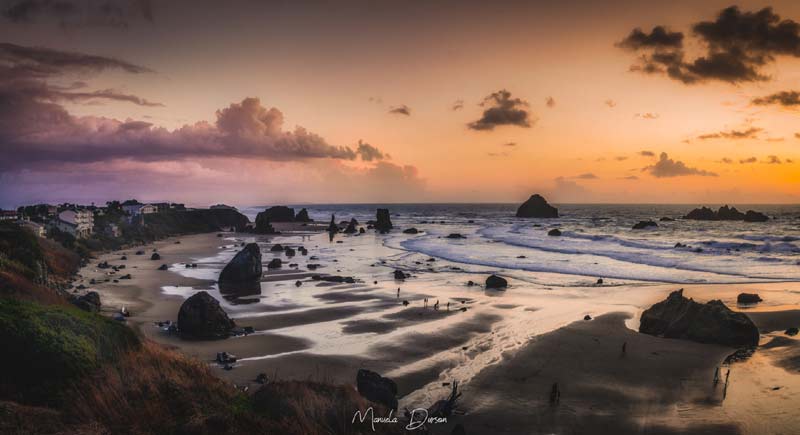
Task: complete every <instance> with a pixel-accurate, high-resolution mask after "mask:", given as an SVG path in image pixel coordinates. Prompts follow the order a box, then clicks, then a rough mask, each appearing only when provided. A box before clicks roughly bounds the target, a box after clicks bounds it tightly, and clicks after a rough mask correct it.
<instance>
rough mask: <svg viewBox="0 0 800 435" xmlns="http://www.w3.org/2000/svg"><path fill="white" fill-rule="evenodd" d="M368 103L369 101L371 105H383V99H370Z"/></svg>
mask: <svg viewBox="0 0 800 435" xmlns="http://www.w3.org/2000/svg"><path fill="white" fill-rule="evenodd" d="M367 101H369V102H370V103H375V104H383V98H381V97H369V98H367Z"/></svg>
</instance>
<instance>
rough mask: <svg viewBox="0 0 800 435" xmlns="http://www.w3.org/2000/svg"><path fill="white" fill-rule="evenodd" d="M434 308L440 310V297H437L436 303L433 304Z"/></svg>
mask: <svg viewBox="0 0 800 435" xmlns="http://www.w3.org/2000/svg"><path fill="white" fill-rule="evenodd" d="M433 310H434V311H439V299H436V303H435V304H433Z"/></svg>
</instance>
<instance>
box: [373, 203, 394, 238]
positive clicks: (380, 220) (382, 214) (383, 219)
mask: <svg viewBox="0 0 800 435" xmlns="http://www.w3.org/2000/svg"><path fill="white" fill-rule="evenodd" d="M392 227H393V226H392V219H391V218H390V217H389V209H388V208H379V209H378V211H377V213H376V216H375V229H376V230H378V231H379V232H380V233H388V232H389V230H391V229H392Z"/></svg>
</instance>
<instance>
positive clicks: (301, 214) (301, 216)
mask: <svg viewBox="0 0 800 435" xmlns="http://www.w3.org/2000/svg"><path fill="white" fill-rule="evenodd" d="M294 220H295V222H312V221H313V219H311V218H310V217H308V210H306V209H301V210H300V211H298V212H297V216H295V217H294Z"/></svg>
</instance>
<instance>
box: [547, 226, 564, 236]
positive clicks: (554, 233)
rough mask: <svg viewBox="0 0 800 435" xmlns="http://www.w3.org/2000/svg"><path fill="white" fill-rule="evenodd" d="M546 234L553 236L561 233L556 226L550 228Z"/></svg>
mask: <svg viewBox="0 0 800 435" xmlns="http://www.w3.org/2000/svg"><path fill="white" fill-rule="evenodd" d="M547 235H548V236H553V237H558V236H560V235H561V230H559V229H558V228H553V229H552V230H550V231H548V232H547Z"/></svg>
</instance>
